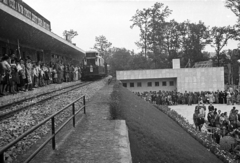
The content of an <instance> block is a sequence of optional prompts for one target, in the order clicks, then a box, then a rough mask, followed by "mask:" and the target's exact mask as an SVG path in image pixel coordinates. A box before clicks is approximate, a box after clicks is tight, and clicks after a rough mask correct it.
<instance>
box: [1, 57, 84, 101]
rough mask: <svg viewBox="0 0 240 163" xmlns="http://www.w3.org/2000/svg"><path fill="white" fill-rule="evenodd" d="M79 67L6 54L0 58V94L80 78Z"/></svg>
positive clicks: (13, 92)
mask: <svg viewBox="0 0 240 163" xmlns="http://www.w3.org/2000/svg"><path fill="white" fill-rule="evenodd" d="M80 78H81V69H80V67H76V66H73V65H71V64H62V63H61V62H60V61H58V62H56V63H53V62H49V63H44V62H41V61H39V62H36V61H33V60H31V58H30V57H29V56H27V57H26V58H20V59H19V58H17V57H16V56H15V54H13V55H11V56H8V55H7V54H6V55H4V56H3V57H1V58H0V96H4V95H8V94H16V93H18V92H21V91H31V90H33V89H34V88H38V87H43V86H46V85H49V84H52V83H55V84H61V83H62V82H72V81H77V80H80Z"/></svg>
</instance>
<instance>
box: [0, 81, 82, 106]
mask: <svg viewBox="0 0 240 163" xmlns="http://www.w3.org/2000/svg"><path fill="white" fill-rule="evenodd" d="M80 83H81V81H80V80H79V81H73V82H67V83H61V84H50V85H47V86H43V87H38V88H34V89H33V90H31V91H26V92H19V93H17V94H9V95H6V96H2V97H0V106H3V105H6V104H10V103H14V102H17V101H20V100H23V99H27V98H30V97H32V96H37V95H41V94H43V93H47V92H52V91H54V90H59V89H62V88H65V87H69V86H73V85H77V84H80Z"/></svg>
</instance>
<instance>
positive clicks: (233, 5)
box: [226, 0, 240, 22]
mask: <svg viewBox="0 0 240 163" xmlns="http://www.w3.org/2000/svg"><path fill="white" fill-rule="evenodd" d="M226 7H227V8H229V9H230V10H231V11H232V12H233V13H234V14H235V15H236V16H237V17H238V22H240V1H239V0H226Z"/></svg>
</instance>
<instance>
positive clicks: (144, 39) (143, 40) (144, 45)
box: [131, 9, 149, 58]
mask: <svg viewBox="0 0 240 163" xmlns="http://www.w3.org/2000/svg"><path fill="white" fill-rule="evenodd" d="M148 12H149V10H148V9H143V10H142V11H141V10H137V11H136V14H135V15H134V16H133V17H132V19H131V21H132V22H133V24H132V25H131V28H133V27H134V26H138V27H139V28H140V40H139V41H138V42H136V45H137V47H139V48H141V49H142V53H144V56H145V58H147V52H148V35H149V29H148V24H149V22H148V19H149V14H148Z"/></svg>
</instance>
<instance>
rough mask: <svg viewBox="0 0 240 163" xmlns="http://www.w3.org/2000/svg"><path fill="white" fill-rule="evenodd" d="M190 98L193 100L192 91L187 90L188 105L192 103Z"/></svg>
mask: <svg viewBox="0 0 240 163" xmlns="http://www.w3.org/2000/svg"><path fill="white" fill-rule="evenodd" d="M192 100H193V96H192V92H189V93H188V105H192Z"/></svg>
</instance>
